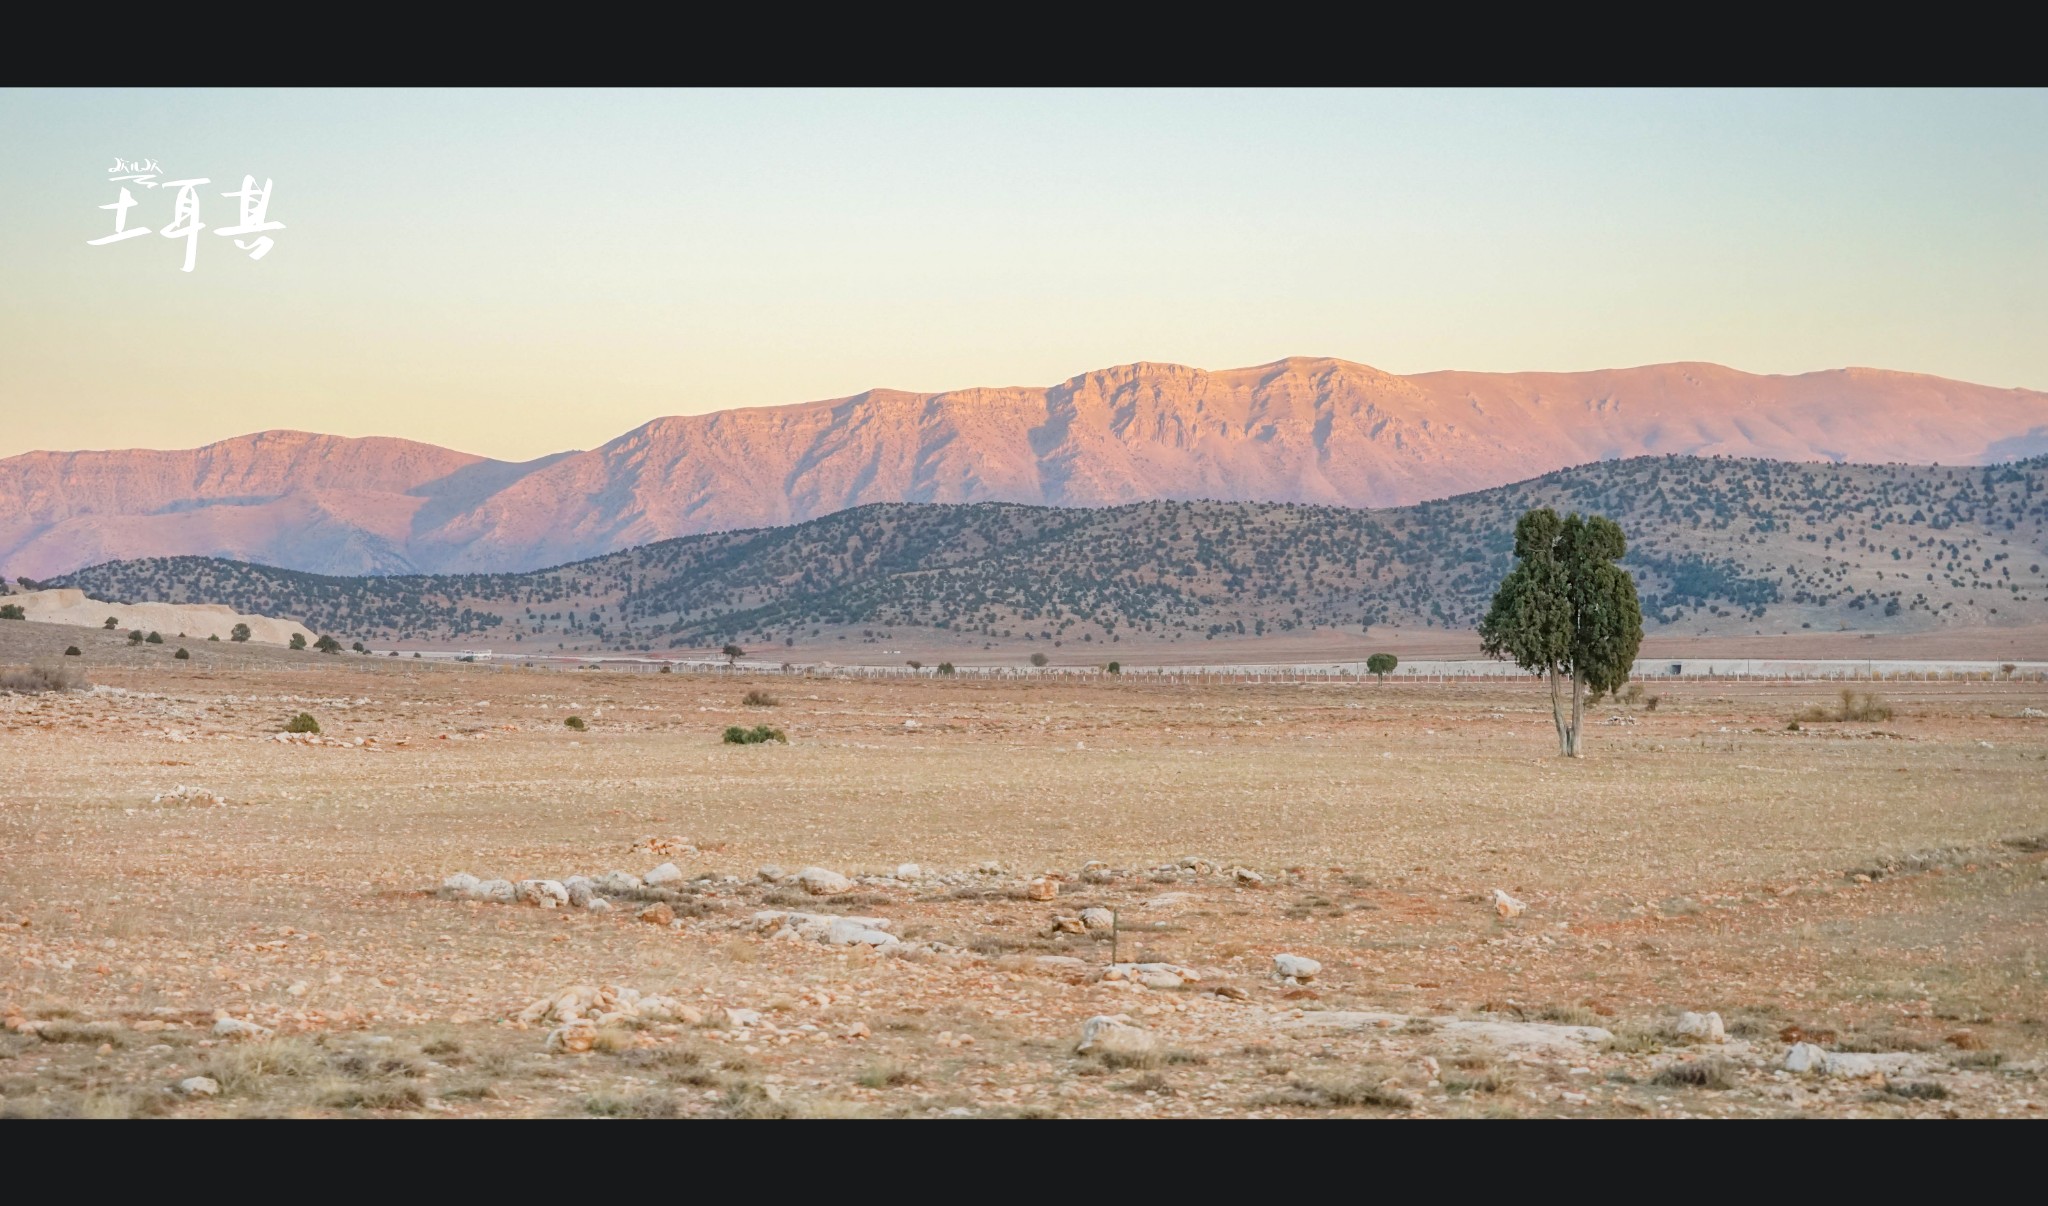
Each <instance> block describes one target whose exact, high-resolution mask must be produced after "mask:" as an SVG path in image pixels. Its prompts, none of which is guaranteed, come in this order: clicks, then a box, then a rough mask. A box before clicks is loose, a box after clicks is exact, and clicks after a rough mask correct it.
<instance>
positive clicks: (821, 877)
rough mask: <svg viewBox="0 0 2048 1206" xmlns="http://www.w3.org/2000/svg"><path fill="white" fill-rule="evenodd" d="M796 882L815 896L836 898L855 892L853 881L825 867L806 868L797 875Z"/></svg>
mask: <svg viewBox="0 0 2048 1206" xmlns="http://www.w3.org/2000/svg"><path fill="white" fill-rule="evenodd" d="M796 882H797V884H798V886H800V887H802V888H803V890H804V891H806V892H809V893H810V894H811V895H813V896H836V895H838V894H839V893H841V892H851V891H852V890H853V881H852V880H850V879H848V878H846V877H845V876H844V875H841V874H839V872H837V871H827V870H826V869H825V868H823V867H805V868H804V869H803V870H801V871H799V872H797V873H796Z"/></svg>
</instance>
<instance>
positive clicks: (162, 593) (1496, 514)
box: [60, 457, 2048, 652]
mask: <svg viewBox="0 0 2048 1206" xmlns="http://www.w3.org/2000/svg"><path fill="white" fill-rule="evenodd" d="M1539 505H1548V506H1554V507H1557V508H1559V509H1561V510H1580V511H1593V512H1598V513H1601V514H1606V515H1611V516H1613V517H1615V518H1616V519H1617V520H1619V521H1620V522H1621V524H1622V526H1623V528H1624V529H1625V530H1626V531H1627V532H1628V534H1629V538H1630V542H1631V543H1630V552H1629V556H1628V559H1627V562H1626V564H1627V565H1628V566H1629V568H1630V569H1631V570H1632V571H1633V572H1634V573H1635V575H1636V577H1637V581H1638V583H1639V587H1640V590H1641V593H1642V597H1643V604H1644V610H1645V613H1646V617H1647V619H1648V621H1649V623H1650V624H1651V625H1652V626H1669V627H1670V628H1672V629H1674V630H1676V631H1682V632H1709V633H1743V634H1747V633H1750V632H1752V631H1771V632H1778V631H1793V630H1798V629H1802V628H1807V627H1812V628H1816V629H1821V630H1826V631H1835V630H1841V629H1852V630H1888V631H1914V630H1927V629H1937V628H1942V627H1947V626H1963V627H1969V626H1983V625H2005V624H2024V623H2039V622H2042V621H2044V620H2048V580H2044V578H2043V575H2042V563H2043V562H2048V457H2044V458H2035V459H2031V460H2027V461H2022V462H2018V463H2015V464H2011V465H2001V466H1987V467H1978V468H1937V467H1925V466H1903V465H1893V466H1862V465H1833V464H1793V463H1786V462H1779V461H1764V460H1735V459H1723V458H1700V457H1641V458H1634V459H1630V460H1626V461H1608V462H1600V463H1596V464H1592V465H1584V466H1580V467H1577V468H1573V469H1568V470H1563V471H1560V472H1557V473H1553V474H1549V475H1547V476H1545V477H1542V478H1538V479H1535V480H1533V481H1526V482H1521V483H1518V484H1515V485H1512V486H1505V487H1498V488H1495V489H1491V490H1484V491H1479V492H1475V493H1471V494H1466V495H1461V496H1459V497H1455V498H1450V499H1445V500H1441V501H1437V502H1430V503H1424V504H1421V505H1418V506H1412V507H1402V508H1391V509H1382V510H1357V509H1352V508H1345V507H1331V506H1317V505H1303V504H1292V503H1242V502H1240V503H1222V502H1147V503H1134V504H1129V505H1125V506H1120V507H1109V508H1052V507H1037V506H1023V505H1016V504H1003V503H978V504H970V505H934V504H900V503H899V504H876V505H871V506H866V507H860V508H856V509H852V510H846V511H841V512H838V513H835V514H833V515H830V516H827V517H825V518H822V519H815V520H811V521H808V522H805V523H802V524H797V525H793V526H788V527H778V528H764V529H752V530H746V531H736V532H722V533H715V534H707V535H700V536H691V537H683V538H680V539H675V540H667V541H661V542H657V543H653V544H648V545H644V546H641V547H637V548H633V549H629V550H626V551H622V552H618V553H612V554H607V555H605V556H602V557H598V558H594V559H589V560H585V561H580V562H576V563H572V564H568V565H563V566H560V567H557V568H553V569H547V570H541V571H537V572H531V573H520V574H457V575H438V576H420V575H406V576H391V577H358V578H344V577H331V576H321V575H314V574H308V573H303V572H295V571H291V570H284V569H276V568H270V567H265V566H256V565H248V564H244V563H239V562H231V561H223V560H216V559H210V558H199V557H177V558H151V559H144V560H137V561H125V562H116V563H113V564H108V565H101V566H96V567H93V568H91V569H87V570H83V571H80V572H77V573H74V574H70V575H67V576H65V577H64V578H62V579H61V580H60V584H62V585H66V586H74V587H81V588H83V589H85V590H87V591H89V592H91V593H93V594H94V595H96V596H99V597H104V598H114V599H161V600H169V601H178V602H207V603H225V604H229V605H231V606H233V607H235V608H237V609H239V610H243V611H255V612H263V613H267V614H273V615H295V616H303V617H305V619H306V622H307V623H308V624H310V625H311V626H313V627H314V628H316V629H318V630H320V631H323V632H328V633H331V634H333V635H335V636H337V637H340V638H341V639H342V640H343V641H344V643H347V642H349V641H352V640H357V639H360V640H364V641H367V642H369V643H371V644H372V645H376V646H379V647H389V646H391V645H394V644H425V645H434V644H437V643H438V644H445V643H447V642H451V641H462V642H471V641H474V642H477V643H485V644H490V645H493V646H494V647H496V648H500V649H508V650H516V649H521V648H525V649H531V650H535V651H541V650H545V651H549V652H552V651H554V650H556V649H583V650H589V649H615V650H617V649H626V650H647V651H661V650H667V649H674V648H685V647H702V646H705V645H712V646H716V645H717V644H719V643H721V642H723V641H726V640H739V641H742V642H745V643H748V644H750V645H752V646H755V647H756V648H758V647H759V646H761V645H763V644H781V643H784V642H789V641H793V640H796V639H798V638H803V639H806V640H808V639H809V638H811V637H813V636H816V635H818V634H821V633H824V634H830V633H833V632H845V631H849V630H859V629H900V628H904V627H916V628H923V629H928V630H933V631H936V632H941V633H945V634H949V635H950V636H951V637H953V638H957V639H958V640H959V641H961V642H964V643H968V644H973V643H976V642H983V641H993V640H1005V641H1017V640H1024V639H1029V640H1031V641H1034V642H1036V641H1045V642H1051V643H1054V644H1058V645H1071V644H1076V643H1078V644H1081V645H1083V646H1088V647H1095V648H1101V647H1104V646H1108V647H1112V648H1113V647H1114V646H1117V645H1120V644H1122V643H1123V642H1125V641H1148V642H1150V641H1169V642H1171V641H1180V642H1186V641H1201V640H1204V639H1213V638H1215V637H1218V636H1223V635H1236V634H1245V635H1252V636H1256V635H1263V634H1266V633H1278V632H1292V631H1296V630H1300V629H1315V628H1325V629H1327V628H1349V629H1353V630H1356V628H1357V627H1358V626H1360V625H1373V624H1396V625H1400V626H1403V627H1426V626H1434V627H1441V628H1469V627H1470V626H1471V625H1472V624H1474V623H1475V622H1476V621H1477V619H1478V617H1479V615H1480V614H1481V613H1482V612H1483V611H1484V609H1485V606H1486V603H1487V600H1488V598H1489V597H1490V595H1491V593H1492V590H1493V587H1494V586H1495V585H1496V584H1497V583H1498V581H1499V580H1500V577H1501V575H1502V574H1503V573H1505V572H1506V570H1507V567H1508V564H1509V559H1510V549H1511V545H1512V538H1511V532H1512V528H1513V524H1514V520H1515V518H1516V516H1518V515H1519V514H1521V512H1522V511H1523V510H1525V509H1526V508H1528V507H1531V506H1539Z"/></svg>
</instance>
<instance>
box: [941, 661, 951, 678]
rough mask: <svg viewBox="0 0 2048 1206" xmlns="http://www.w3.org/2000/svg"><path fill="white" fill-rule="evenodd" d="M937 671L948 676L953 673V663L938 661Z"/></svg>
mask: <svg viewBox="0 0 2048 1206" xmlns="http://www.w3.org/2000/svg"><path fill="white" fill-rule="evenodd" d="M939 673H940V674H943V675H946V676H948V677H951V675H952V673H953V663H951V662H940V663H939Z"/></svg>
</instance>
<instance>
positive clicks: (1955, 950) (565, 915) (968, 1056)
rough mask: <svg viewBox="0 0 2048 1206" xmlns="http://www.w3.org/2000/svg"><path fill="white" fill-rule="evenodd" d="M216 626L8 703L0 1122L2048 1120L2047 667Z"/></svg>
mask: <svg viewBox="0 0 2048 1206" xmlns="http://www.w3.org/2000/svg"><path fill="white" fill-rule="evenodd" d="M38 627H40V626H38ZM96 652H97V650H91V651H88V653H89V654H91V653H96ZM210 652H211V651H209V650H195V655H196V656H195V659H194V660H193V661H190V662H185V663H178V664H176V665H175V666H174V665H171V664H169V663H167V662H166V663H164V664H156V663H154V662H151V661H150V660H148V656H147V653H144V652H138V651H130V650H125V649H114V650H110V651H109V652H108V654H107V656H106V658H105V659H103V660H102V661H101V662H99V663H97V664H94V659H93V657H91V656H88V657H85V658H83V659H80V660H82V661H84V662H86V663H88V664H87V666H86V669H87V670H88V671H89V672H90V676H91V678H92V679H93V681H94V682H95V683H96V684H97V687H96V689H95V690H93V691H91V692H89V693H51V694H36V695H7V694H0V775H4V778H0V1021H4V1027H5V1028H4V1029H0V1114H7V1115H81V1114H82V1115H94V1116H125V1115H136V1114H146V1115H159V1114H163V1115H190V1116H215V1115H265V1114H291V1115H321V1116H328V1115H346V1114H370V1115H378V1116H388V1115H397V1114H437V1115H481V1116H507V1115H563V1114H568V1115H599V1116H638V1117H647V1116H655V1117H669V1116H676V1117H682V1116H713V1115H715V1116H744V1117H787V1116H813V1115H823V1116H856V1115H877V1116H913V1117H946V1116H961V1115H969V1116H977V1117H983V1116H1087V1115H1119V1116H1122V1115H1130V1116H1211V1115H1215V1116H1247V1115H1251V1116H1272V1117H1296V1116H1327V1115H1331V1114H1342V1115H1359V1116H1389V1115H1451V1116H1476V1115H1487V1116H1549V1115H1568V1116H1581V1115H1584V1116H1603V1115H1653V1116H1688V1115H1693V1116H1702V1115H1703V1116H1724V1115H1725V1116H1739V1115H1777V1114H1791V1113H1805V1114H1829V1115H1869V1116H1894V1115H1910V1116H1923V1115H1926V1116H1955V1115H1970V1116H1976V1115H2013V1116H2022V1117H2041V1116H2044V1110H2043V1106H2044V1104H2048V1085H2044V1083H2043V1081H2042V1079H2041V1077H2042V1075H2043V1073H2044V1071H2048V1028H2044V1022H2048V999H2044V997H2048V979H2044V977H2048V963H2044V957H2043V954H2042V952H2043V951H2048V853H2044V852H2048V790H2044V788H2043V784H2044V783H2048V716H2043V715H2038V714H2037V715H2029V714H2028V713H2029V710H2032V711H2033V712H2035V713H2041V712H2048V689H2044V688H2043V687H2042V686H2041V685H2039V684H2023V683H2014V684H2008V683H1995V682H1994V683H1973V684H1953V685H1951V684H1897V685H1895V686H1891V687H1889V688H1888V699H1887V701H1886V702H1887V703H1888V704H1889V705H1890V706H1891V707H1892V709H1893V712H1894V714H1893V715H1892V716H1891V717H1890V718H1887V719H1877V720H1866V721H1855V722H1835V721H1825V720H1822V721H1813V720H1808V721H1805V722H1803V723H1802V724H1801V726H1800V728H1799V729H1798V730H1797V731H1794V730H1790V729H1788V728H1787V725H1788V722H1789V721H1790V720H1791V719H1792V718H1793V717H1795V716H1797V715H1799V714H1800V713H1802V712H1804V711H1806V710H1808V709H1812V708H1816V707H1820V706H1823V705H1831V704H1832V702H1833V701H1832V699H1831V697H1830V696H1829V694H1828V693H1827V692H1826V691H1825V690H1824V689H1823V688H1822V687H1821V686H1820V685H1815V686H1813V687H1783V686H1769V685H1758V684H1740V685H1737V684H1701V683H1693V684H1686V685H1684V686H1682V687H1679V688H1674V689H1664V690H1661V691H1660V692H1659V698H1658V706H1657V707H1656V708H1655V709H1654V710H1652V709H1650V708H1649V707H1648V706H1647V700H1644V701H1639V702H1637V703H1635V704H1634V705H1630V706H1622V707H1615V706H1612V705H1609V706H1604V707H1601V708H1599V709H1596V711H1595V712H1594V714H1593V716H1592V720H1591V723H1592V735H1591V738H1590V741H1589V747H1590V756H1589V757H1588V758H1586V759H1584V760H1582V761H1580V762H1577V763H1572V762H1566V761H1562V760H1560V759H1558V758H1557V757H1556V756H1555V739H1554V737H1553V735H1552V734H1551V732H1550V721H1549V718H1548V714H1547V704H1546V701H1545V697H1544V696H1543V695H1542V694H1541V692H1540V691H1539V690H1538V689H1536V688H1535V687H1534V686H1533V685H1522V684H1515V685H1507V686H1493V687H1478V686H1457V687H1440V686H1409V687H1400V688H1395V687H1379V686H1376V685H1374V684H1370V683H1367V684H1363V685H1308V686H1284V687H1283V686H1273V685H1265V686H1236V687H1227V686H1216V687H1199V688H1197V687H1164V686H1146V685H1142V684H1135V683H1133V684H1115V683H1107V684H1090V685H1085V686H1075V685H1060V684H1039V683H1022V684H1017V683H931V682H925V683H909V684H897V683H860V682H847V681H841V680H833V679H810V680H790V679H783V678H779V677H773V678H763V679H761V680H759V681H755V682H745V681H738V682H716V683H709V682H704V681H699V680H691V679H688V678H685V677H682V676H659V675H628V674H621V673H612V672H594V671H586V672H543V671H518V670H494V669H491V668H487V667H460V668H441V669H437V670H428V669H426V668H423V667H405V666H386V665H375V664H368V663H366V662H364V661H362V660H353V661H352V660H349V659H346V658H343V659H327V660H326V661H320V660H318V655H310V654H308V655H296V660H294V659H293V658H292V657H288V656H287V655H283V654H279V655H277V656H275V657H273V656H270V655H268V654H266V655H264V656H260V657H259V656H251V655H249V654H247V653H245V652H243V651H238V650H233V651H223V653H222V655H221V658H220V660H219V661H211V660H208V658H207V655H208V654H209V653H210ZM20 654H21V651H18V650H10V649H8V648H6V647H0V664H4V663H5V662H7V661H8V660H10V657H12V660H15V661H17V662H19V661H26V660H29V658H28V657H26V656H21V655H20ZM749 689H753V690H758V691H762V692H765V693H768V694H769V695H771V696H772V697H773V702H772V703H766V704H758V705H756V706H746V705H744V704H743V703H742V700H741V697H742V695H743V693H744V692H746V691H747V690H749ZM301 712H305V713H308V714H310V715H311V716H313V717H315V718H316V719H317V721H318V723H319V725H320V731H319V732H318V733H303V734H296V735H288V734H283V733H282V732H281V729H282V728H283V727H284V724H285V722H286V721H287V720H289V719H290V718H291V717H293V716H296V715H297V714H298V713H301ZM570 716H575V717H578V718H579V719H581V720H582V721H583V722H584V726H585V727H584V728H583V729H582V730H581V731H577V730H575V729H573V728H571V727H570V726H568V725H567V724H565V723H564V722H565V721H566V719H567V718H568V717H570ZM762 723H766V724H771V725H773V726H775V727H778V728H780V729H782V730H783V731H784V732H785V733H786V735H787V737H788V742H787V744H782V743H776V742H772V741H771V742H767V743H764V744H760V745H749V746H729V745H725V744H723V743H721V741H720V739H719V735H720V733H721V731H722V730H723V729H724V728H725V727H726V726H728V725H731V724H745V725H749V726H751V725H755V724H762Z"/></svg>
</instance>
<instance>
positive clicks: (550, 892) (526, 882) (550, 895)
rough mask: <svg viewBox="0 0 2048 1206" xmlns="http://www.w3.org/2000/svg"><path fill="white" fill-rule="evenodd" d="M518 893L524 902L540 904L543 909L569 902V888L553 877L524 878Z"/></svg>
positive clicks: (520, 882)
mask: <svg viewBox="0 0 2048 1206" xmlns="http://www.w3.org/2000/svg"><path fill="white" fill-rule="evenodd" d="M516 894H517V896H518V898H519V900H520V901H521V902H522V903H525V904H532V905H539V906H540V907H541V908H543V909H552V908H555V907H556V906H558V905H565V904H568V903H569V890H568V889H567V888H565V887H563V886H562V885H561V884H559V883H557V882H555V881H554V880H552V879H522V880H520V881H519V886H518V888H517V889H516Z"/></svg>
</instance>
